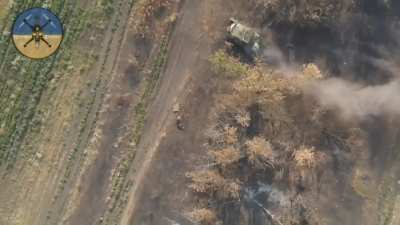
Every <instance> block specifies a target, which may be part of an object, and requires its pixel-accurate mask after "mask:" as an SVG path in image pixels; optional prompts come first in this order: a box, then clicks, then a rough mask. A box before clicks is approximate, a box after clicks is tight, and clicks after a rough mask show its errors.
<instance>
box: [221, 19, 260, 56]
mask: <svg viewBox="0 0 400 225" xmlns="http://www.w3.org/2000/svg"><path fill="white" fill-rule="evenodd" d="M227 31H228V37H227V39H228V41H229V42H231V43H232V44H234V45H235V46H237V47H239V48H241V49H243V50H244V52H245V53H246V54H247V55H248V56H250V57H258V56H260V55H261V53H262V44H261V36H260V34H259V33H257V32H256V31H255V30H254V29H253V28H250V27H247V26H245V25H243V24H241V23H240V22H239V21H238V20H236V19H234V18H231V19H230V20H229V25H228V29H227Z"/></svg>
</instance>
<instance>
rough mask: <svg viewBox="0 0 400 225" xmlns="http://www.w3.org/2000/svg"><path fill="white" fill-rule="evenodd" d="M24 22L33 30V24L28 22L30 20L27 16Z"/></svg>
mask: <svg viewBox="0 0 400 225" xmlns="http://www.w3.org/2000/svg"><path fill="white" fill-rule="evenodd" d="M24 23H25V24H26V25H28V26H29V27H30V28H31V29H32V30H34V27H33V25H31V24H30V23H29V22H28V20H27V19H26V18H25V19H24Z"/></svg>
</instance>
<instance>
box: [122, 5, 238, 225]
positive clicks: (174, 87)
mask: <svg viewBox="0 0 400 225" xmlns="http://www.w3.org/2000/svg"><path fill="white" fill-rule="evenodd" d="M235 2H236V1H213V0H203V1H196V0H188V1H186V2H185V4H184V6H183V8H182V9H181V15H180V19H179V22H178V24H177V27H176V30H175V31H174V33H173V36H172V39H171V42H170V53H169V55H168V59H169V61H168V63H167V65H166V69H165V72H164V74H163V77H162V79H161V81H160V87H159V91H158V92H157V94H156V97H155V100H154V102H153V103H152V106H151V110H150V112H149V114H148V120H147V121H148V123H147V124H146V126H145V128H144V133H143V136H142V137H143V138H142V140H141V141H140V146H139V152H138V156H137V157H136V159H135V162H134V164H133V165H134V168H133V169H132V170H131V179H132V180H133V181H134V185H133V187H132V189H131V190H130V197H129V201H128V204H127V208H126V209H125V211H124V213H123V216H122V219H121V225H130V224H135V222H134V221H135V220H134V219H135V218H133V217H134V215H135V211H136V210H137V208H138V206H139V205H141V204H146V203H145V202H142V201H140V200H139V199H141V198H142V197H143V195H144V194H146V193H144V192H143V191H144V189H147V188H152V187H154V188H155V189H157V188H156V186H159V185H162V182H161V181H159V183H154V180H157V179H159V178H160V179H167V180H168V179H180V180H181V179H182V173H184V172H185V169H184V168H179V167H180V165H183V164H182V163H181V161H185V159H187V158H188V157H190V156H189V155H188V154H189V152H195V151H197V150H198V149H196V148H197V147H199V144H201V143H196V144H195V142H196V141H197V142H198V140H197V139H198V138H197V137H198V135H200V134H201V131H200V130H201V129H202V128H204V126H202V125H204V122H202V121H204V120H206V119H207V116H206V115H207V110H208V109H204V108H198V109H196V107H207V106H209V105H210V102H211V100H212V99H210V98H211V95H210V94H209V93H204V90H201V91H203V93H195V94H193V95H191V96H189V97H188V95H189V92H191V91H192V90H196V89H197V88H198V87H199V85H201V83H203V84H204V82H207V79H208V78H209V74H211V71H210V68H209V64H208V62H207V59H208V57H209V56H210V54H211V53H212V51H213V50H215V49H216V48H217V47H221V41H222V40H223V39H222V37H223V31H224V25H225V22H226V21H227V20H228V18H229V16H233V15H234V11H235V9H236V7H234V6H235V5H236V6H237V3H235ZM204 86H206V87H207V86H212V85H211V84H209V85H207V84H204ZM200 89H201V88H200ZM206 89H207V88H206ZM201 91H200V92H201ZM206 92H207V91H206ZM196 95H198V96H197V97H199V96H201V97H206V98H209V99H196ZM201 97H200V98H201ZM183 101H186V105H188V106H187V107H189V108H190V109H188V110H187V111H189V112H190V113H187V117H188V118H187V119H186V123H189V125H190V124H191V123H192V124H193V123H194V124H197V127H195V126H194V127H192V129H190V128H189V129H187V130H185V131H178V130H176V128H174V122H175V118H174V117H175V116H174V115H173V112H172V107H173V105H174V104H175V103H176V102H183ZM168 139H170V141H169V142H171V139H174V140H175V141H172V143H174V145H168V144H165V143H164V144H163V141H164V142H168ZM171 148H175V149H176V148H178V149H180V150H181V151H174V150H173V149H171ZM185 148H188V149H187V150H185ZM161 151H162V152H169V154H166V156H165V157H156V156H157V154H159V153H160V152H161ZM185 154H187V155H185ZM171 162H176V163H177V165H176V166H175V167H174V166H171V168H175V169H171V170H164V173H161V174H159V176H163V178H161V177H157V176H154V174H153V173H150V172H149V170H152V169H154V168H157V170H159V171H158V172H160V170H161V171H162V170H163V169H166V168H169V167H168V165H169V164H171ZM177 170H180V171H178V172H177ZM176 173H179V175H178V176H179V177H176ZM149 176H151V177H149ZM174 181H175V180H174ZM176 182H178V181H176ZM149 183H153V184H154V186H151V185H149ZM178 183H179V182H178ZM164 188H167V187H164ZM182 190H184V187H182ZM182 197H183V196H182ZM139 201H140V202H139ZM157 217H162V216H161V215H157ZM136 222H138V221H137V219H136ZM164 222H165V221H164Z"/></svg>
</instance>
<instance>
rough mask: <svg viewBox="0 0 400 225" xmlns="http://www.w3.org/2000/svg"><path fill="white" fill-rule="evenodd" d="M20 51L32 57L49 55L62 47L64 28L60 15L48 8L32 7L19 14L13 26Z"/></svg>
mask: <svg viewBox="0 0 400 225" xmlns="http://www.w3.org/2000/svg"><path fill="white" fill-rule="evenodd" d="M12 38H13V41H14V45H15V47H16V48H17V49H18V51H19V52H20V53H21V54H23V55H25V56H27V57H29V58H32V59H43V58H46V57H49V56H50V55H52V54H53V53H54V52H56V51H57V49H58V48H59V47H60V44H61V41H62V38H63V28H62V24H61V22H60V20H59V19H58V17H57V16H56V15H55V14H54V13H52V12H51V11H50V10H48V9H44V8H32V9H28V10H26V11H24V12H22V13H21V14H19V15H18V17H17V19H16V20H15V22H14V25H13V28H12Z"/></svg>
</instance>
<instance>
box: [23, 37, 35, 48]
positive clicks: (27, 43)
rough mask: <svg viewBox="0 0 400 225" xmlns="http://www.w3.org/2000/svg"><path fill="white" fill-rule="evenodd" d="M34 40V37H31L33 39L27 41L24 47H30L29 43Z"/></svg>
mask: <svg viewBox="0 0 400 225" xmlns="http://www.w3.org/2000/svg"><path fill="white" fill-rule="evenodd" d="M33 40H34V38H33V37H31V39H29V41H27V42H26V43H25V44H24V48H26V47H28V45H29V44H30V43H31V42H32V41H33Z"/></svg>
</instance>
